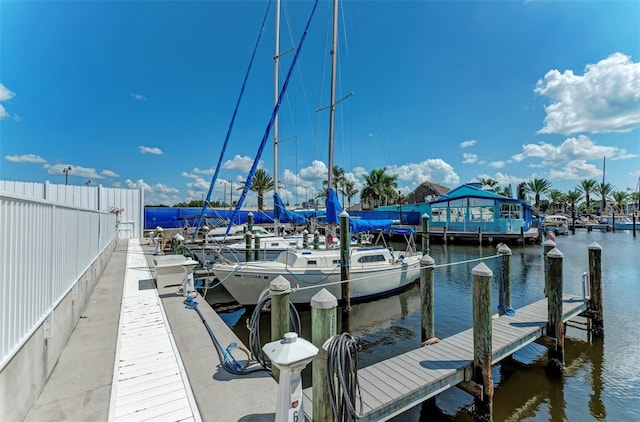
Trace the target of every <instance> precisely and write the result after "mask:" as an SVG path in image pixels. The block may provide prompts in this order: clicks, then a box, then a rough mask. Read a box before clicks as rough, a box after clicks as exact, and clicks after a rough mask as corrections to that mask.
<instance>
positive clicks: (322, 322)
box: [311, 289, 338, 421]
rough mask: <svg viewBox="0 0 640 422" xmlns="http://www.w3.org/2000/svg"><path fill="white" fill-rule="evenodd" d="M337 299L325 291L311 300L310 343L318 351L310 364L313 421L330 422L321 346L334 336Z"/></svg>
mask: <svg viewBox="0 0 640 422" xmlns="http://www.w3.org/2000/svg"><path fill="white" fill-rule="evenodd" d="M337 307H338V299H336V297H335V296H334V295H332V294H331V293H330V292H329V291H328V290H327V289H322V290H320V291H319V292H318V293H316V294H315V295H314V296H313V297H312V298H311V342H312V343H313V345H314V346H316V347H317V348H318V349H319V352H318V355H317V356H316V357H315V359H314V361H313V364H312V368H311V369H312V384H311V385H312V391H313V393H312V396H313V419H314V420H316V421H330V420H331V419H332V414H331V402H330V401H329V385H328V381H327V372H328V371H327V351H326V350H324V349H323V348H322V345H323V344H324V343H325V342H326V341H327V340H328V339H330V338H331V337H333V336H335V335H336V330H337V313H336V308H337Z"/></svg>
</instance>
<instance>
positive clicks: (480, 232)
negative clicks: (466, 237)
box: [478, 226, 482, 247]
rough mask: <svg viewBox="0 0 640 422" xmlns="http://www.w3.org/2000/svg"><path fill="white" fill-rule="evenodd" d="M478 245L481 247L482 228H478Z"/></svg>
mask: <svg viewBox="0 0 640 422" xmlns="http://www.w3.org/2000/svg"><path fill="white" fill-rule="evenodd" d="M478 243H479V244H480V247H482V227H480V226H478Z"/></svg>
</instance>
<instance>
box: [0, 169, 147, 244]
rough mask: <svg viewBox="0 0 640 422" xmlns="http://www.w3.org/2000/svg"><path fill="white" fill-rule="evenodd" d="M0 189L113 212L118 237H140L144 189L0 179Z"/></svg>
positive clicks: (49, 200) (73, 205) (69, 204)
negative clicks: (116, 219) (115, 217)
mask: <svg viewBox="0 0 640 422" xmlns="http://www.w3.org/2000/svg"><path fill="white" fill-rule="evenodd" d="M0 192H5V193H14V194H17V195H21V196H26V197H29V198H34V199H44V200H47V201H48V202H53V203H56V204H64V205H68V206H72V207H74V208H83V209H89V210H95V211H108V212H112V213H115V214H117V216H118V220H119V224H118V226H119V234H118V236H119V237H121V238H142V237H143V231H144V191H142V190H141V189H120V188H106V187H104V186H102V185H98V186H74V185H57V184H51V183H49V182H45V183H31V182H14V181H8V180H0Z"/></svg>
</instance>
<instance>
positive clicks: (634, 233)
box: [631, 214, 636, 237]
mask: <svg viewBox="0 0 640 422" xmlns="http://www.w3.org/2000/svg"><path fill="white" fill-rule="evenodd" d="M631 221H632V222H633V237H636V215H635V214H633V215H632V216H631Z"/></svg>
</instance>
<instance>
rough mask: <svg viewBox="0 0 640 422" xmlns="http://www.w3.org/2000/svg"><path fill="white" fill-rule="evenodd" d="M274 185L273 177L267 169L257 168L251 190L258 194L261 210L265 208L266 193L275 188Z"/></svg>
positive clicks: (252, 179)
mask: <svg viewBox="0 0 640 422" xmlns="http://www.w3.org/2000/svg"><path fill="white" fill-rule="evenodd" d="M274 186H275V183H274V182H273V177H271V176H270V175H269V173H267V171H266V170H265V169H258V170H256V172H255V174H254V175H253V177H252V178H251V186H250V187H249V190H251V191H253V192H256V193H257V194H258V209H259V210H260V211H262V210H263V209H264V193H265V192H267V191H270V190H273V188H274Z"/></svg>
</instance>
